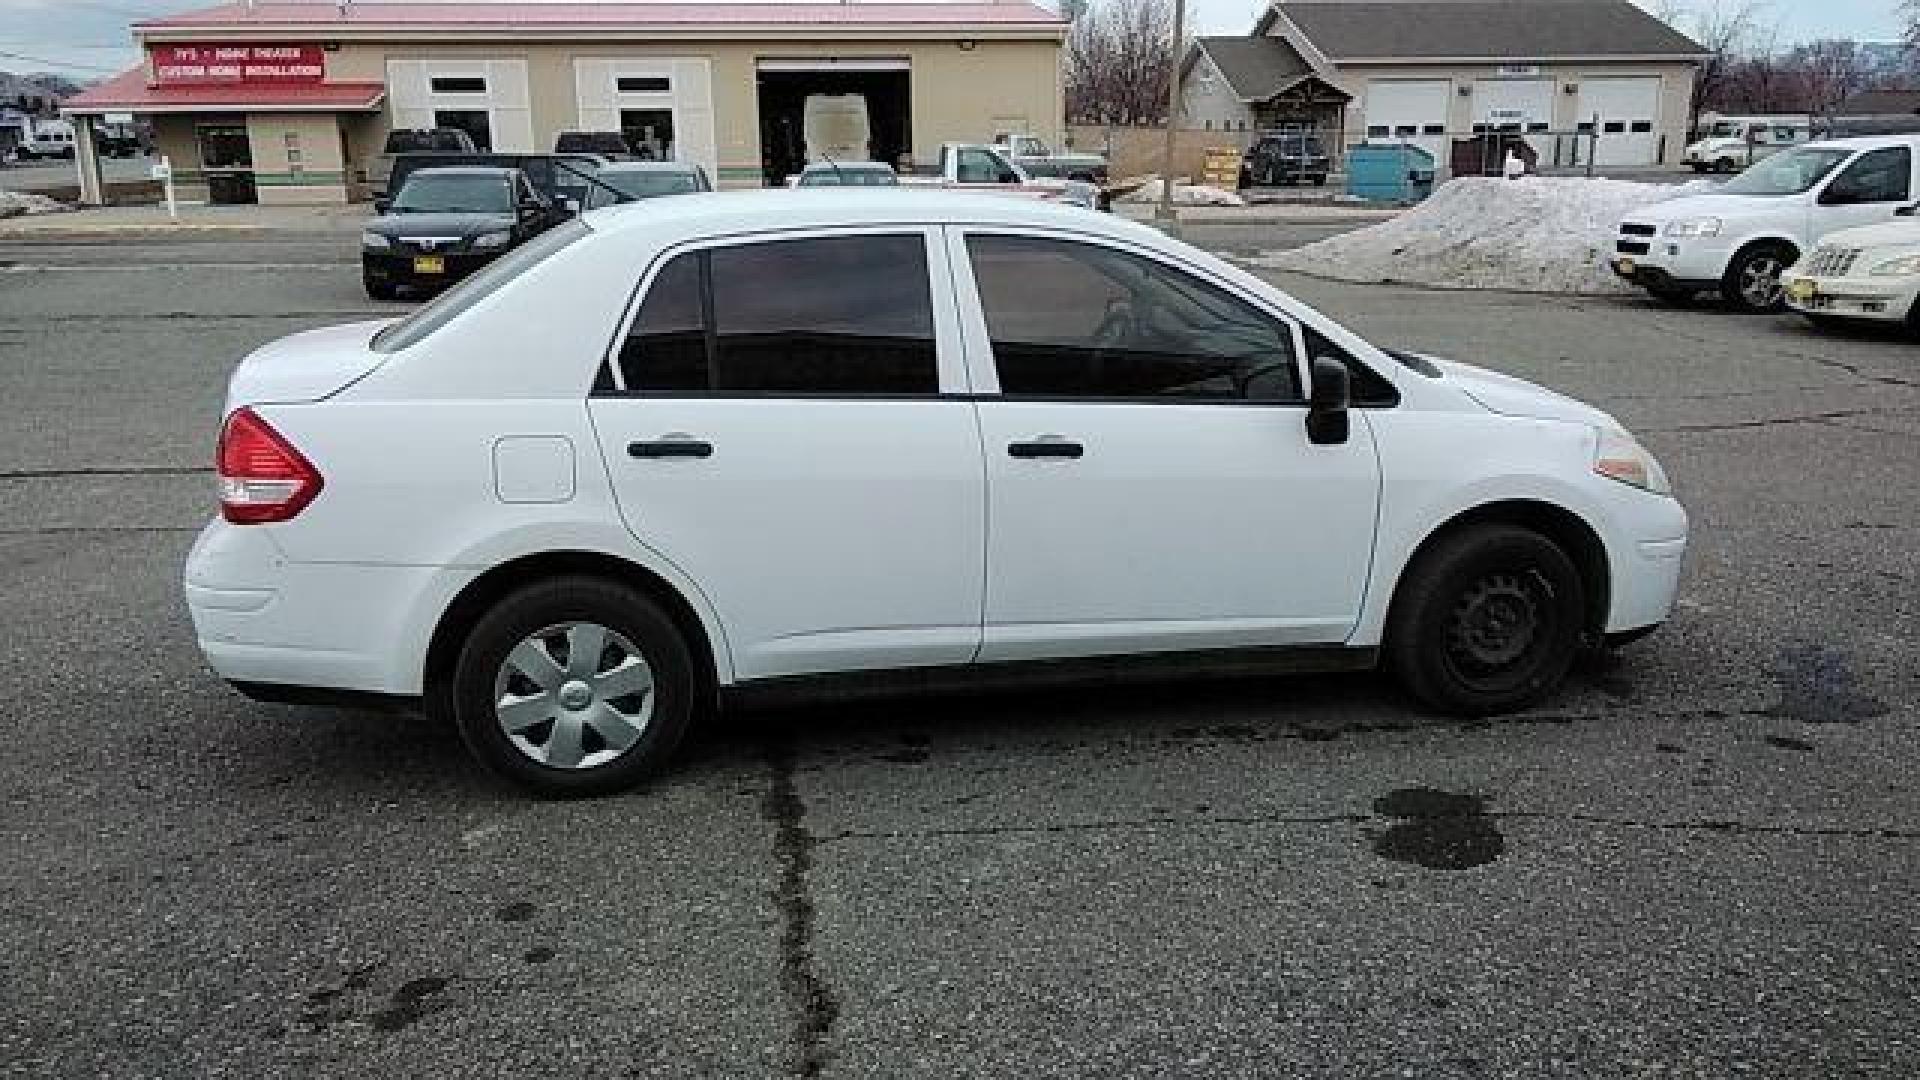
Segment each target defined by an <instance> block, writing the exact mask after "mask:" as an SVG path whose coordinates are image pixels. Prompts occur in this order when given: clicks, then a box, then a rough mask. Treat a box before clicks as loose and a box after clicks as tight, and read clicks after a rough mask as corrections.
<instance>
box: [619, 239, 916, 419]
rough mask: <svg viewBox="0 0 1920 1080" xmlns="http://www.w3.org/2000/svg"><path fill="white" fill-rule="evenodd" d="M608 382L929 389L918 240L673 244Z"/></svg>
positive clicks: (810, 389) (864, 392) (692, 387)
mask: <svg viewBox="0 0 1920 1080" xmlns="http://www.w3.org/2000/svg"><path fill="white" fill-rule="evenodd" d="M611 382H612V384H613V386H614V388H615V390H614V392H616V393H617V392H625V393H628V394H639V395H644V396H668V397H842V396H844V397H860V396H901V395H905V396H920V395H928V396H931V395H934V394H937V393H938V392H939V389H940V378H939V370H938V365H937V358H936V350H935V345H934V321H933V300H932V294H931V291H930V288H929V284H928V280H927V249H926V240H925V238H924V237H923V236H921V235H920V234H918V233H909V234H863V235H858V236H829V237H808V238H802V239H787V240H768V241H762V242H758V243H749V244H737V245H731V246H726V247H718V248H712V249H708V250H704V251H696V252H687V253H684V254H681V255H677V256H675V257H674V258H673V260H672V261H671V262H669V263H668V264H667V265H666V266H665V267H664V268H663V269H662V270H661V271H660V273H659V274H657V275H656V276H655V278H654V281H653V283H652V284H651V286H649V288H648V289H647V295H646V297H645V298H644V299H643V300H642V302H641V305H640V311H639V314H638V315H637V316H636V317H635V319H634V323H633V327H632V329H631V330H630V331H629V333H628V335H627V337H626V339H625V341H624V342H623V343H622V346H621V349H620V354H619V358H618V378H617V379H614V380H611Z"/></svg>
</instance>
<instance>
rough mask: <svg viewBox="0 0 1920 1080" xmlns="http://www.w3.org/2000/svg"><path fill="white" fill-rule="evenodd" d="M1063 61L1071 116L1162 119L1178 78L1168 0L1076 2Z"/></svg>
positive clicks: (1092, 120)
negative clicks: (1170, 89)
mask: <svg viewBox="0 0 1920 1080" xmlns="http://www.w3.org/2000/svg"><path fill="white" fill-rule="evenodd" d="M1073 7H1074V9H1075V10H1074V11H1070V12H1069V15H1070V17H1072V18H1073V25H1072V27H1071V28H1070V29H1069V30H1068V32H1067V47H1066V54H1065V57H1064V60H1063V66H1064V68H1065V71H1064V75H1065V79H1066V97H1067V117H1068V118H1069V119H1071V120H1074V121H1076V122H1079V123H1088V124H1157V123H1159V122H1160V121H1162V120H1164V119H1165V118H1166V115H1167V83H1168V80H1170V79H1171V78H1172V77H1173V65H1174V63H1175V51H1174V47H1173V42H1172V40H1171V38H1172V35H1173V8H1172V5H1171V4H1170V3H1168V0H1085V2H1083V3H1078V4H1075V5H1073Z"/></svg>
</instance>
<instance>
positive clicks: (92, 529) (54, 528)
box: [0, 525, 200, 536]
mask: <svg viewBox="0 0 1920 1080" xmlns="http://www.w3.org/2000/svg"><path fill="white" fill-rule="evenodd" d="M199 531H200V527H198V526H189V525H43V526H40V527H38V528H33V529H0V536H91V535H94V534H96V533H98V534H103V535H112V534H114V533H133V534H138V535H152V534H156V533H158V534H168V535H170V534H174V533H178V534H180V535H182V536H190V535H192V534H194V533H197V532H199Z"/></svg>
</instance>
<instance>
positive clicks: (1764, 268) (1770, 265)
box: [1720, 242, 1799, 315]
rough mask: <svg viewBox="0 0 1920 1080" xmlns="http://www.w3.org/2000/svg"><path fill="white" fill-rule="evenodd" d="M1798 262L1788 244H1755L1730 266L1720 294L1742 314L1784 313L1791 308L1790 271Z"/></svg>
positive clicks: (1722, 281) (1728, 265)
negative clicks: (1789, 303) (1788, 292)
mask: <svg viewBox="0 0 1920 1080" xmlns="http://www.w3.org/2000/svg"><path fill="white" fill-rule="evenodd" d="M1798 258H1799V255H1798V254H1796V253H1795V252H1794V250H1793V249H1792V248H1790V247H1788V246H1787V245H1785V244H1781V243H1777V242H1762V243H1758V244H1754V245H1753V246H1752V247H1749V248H1746V249H1744V250H1742V251H1741V252H1740V253H1739V254H1737V255H1735V256H1734V257H1733V261H1732V262H1731V263H1728V264H1727V273H1726V276H1725V277H1724V278H1722V279H1721V281H1720V294H1721V295H1722V296H1724V297H1726V298H1727V299H1728V300H1730V301H1732V302H1733V303H1734V304H1735V305H1737V306H1739V307H1740V309H1741V310H1743V311H1749V312H1752V313H1754V314H1756V315H1768V314H1772V313H1774V312H1778V311H1783V310H1785V308H1786V306H1787V295H1786V280H1785V279H1786V273H1787V268H1788V267H1789V266H1792V265H1793V264H1794V261H1795V260H1797V259H1798ZM1763 285H1764V287H1763Z"/></svg>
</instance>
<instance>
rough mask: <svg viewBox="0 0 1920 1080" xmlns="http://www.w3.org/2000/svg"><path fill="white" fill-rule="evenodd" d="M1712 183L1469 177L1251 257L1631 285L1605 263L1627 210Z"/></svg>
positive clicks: (1442, 279)
mask: <svg viewBox="0 0 1920 1080" xmlns="http://www.w3.org/2000/svg"><path fill="white" fill-rule="evenodd" d="M1714 186H1715V185H1714V184H1713V183H1712V182H1711V181H1693V182H1691V183H1687V184H1677V185H1676V184H1636V183H1632V182H1630V181H1626V180H1605V179H1591V180H1589V179H1586V178H1584V177H1558V176H1529V177H1525V178H1522V179H1519V180H1505V179H1500V178H1497V177H1462V178H1461V179H1458V180H1454V181H1452V182H1450V183H1447V184H1445V185H1443V186H1442V187H1441V188H1440V189H1439V190H1438V191H1435V192H1434V193H1433V197H1432V198H1430V199H1428V200H1427V201H1426V202H1424V203H1421V204H1420V205H1419V206H1417V207H1415V208H1413V209H1412V210H1409V211H1407V212H1406V213H1404V214H1401V215H1400V216H1399V217H1396V218H1394V219H1393V220H1391V221H1386V222H1382V223H1381V224H1378V225H1375V226H1372V227H1371V228H1366V229H1360V230H1357V231H1355V232H1350V233H1345V234H1343V235H1340V236H1335V237H1332V238H1331V239H1327V240H1322V241H1320V242H1319V243H1317V244H1309V245H1307V246H1306V247H1302V248H1295V249H1293V250H1291V251H1275V252H1268V253H1266V254H1263V255H1261V256H1259V257H1258V258H1255V259H1252V260H1250V261H1251V262H1252V263H1253V265H1255V266H1265V267H1272V268H1275V269H1279V270H1297V271H1300V272H1302V273H1308V274H1318V275H1320V276H1322V277H1330V278H1338V279H1340V280H1342V281H1393V282H1401V283H1406V284H1413V285H1431V286H1434V287H1437V288H1444V289H1504V290H1510V291H1514V292H1550V293H1606V292H1627V291H1630V286H1628V285H1627V284H1626V283H1625V282H1623V281H1621V280H1620V279H1618V278H1616V277H1615V276H1614V274H1613V271H1612V270H1611V269H1609V268H1608V266H1607V258H1608V256H1609V255H1610V254H1611V253H1612V251H1613V245H1614V240H1615V238H1616V237H1617V235H1618V231H1619V228H1620V219H1621V218H1623V217H1626V216H1627V215H1628V214H1629V213H1630V212H1632V211H1633V210H1634V209H1635V208H1636V207H1641V206H1645V205H1647V204H1649V203H1655V202H1662V201H1664V200H1667V199H1672V198H1677V197H1679V196H1682V195H1696V194H1699V193H1700V192H1702V191H1705V190H1711V189H1712V188H1713V187H1714Z"/></svg>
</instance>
